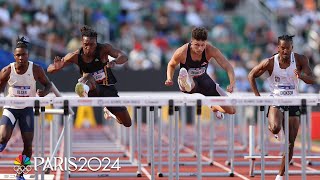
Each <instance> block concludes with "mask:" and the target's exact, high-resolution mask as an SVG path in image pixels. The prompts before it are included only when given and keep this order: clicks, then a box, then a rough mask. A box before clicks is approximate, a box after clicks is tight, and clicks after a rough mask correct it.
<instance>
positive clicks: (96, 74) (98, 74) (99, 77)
mask: <svg viewBox="0 0 320 180" xmlns="http://www.w3.org/2000/svg"><path fill="white" fill-rule="evenodd" d="M91 75H92V76H93V77H94V79H95V80H96V82H101V81H103V80H105V79H106V74H105V73H104V70H103V69H101V70H99V71H96V72H93V73H91Z"/></svg>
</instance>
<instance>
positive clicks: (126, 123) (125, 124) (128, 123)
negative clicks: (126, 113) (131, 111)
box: [122, 119, 132, 127]
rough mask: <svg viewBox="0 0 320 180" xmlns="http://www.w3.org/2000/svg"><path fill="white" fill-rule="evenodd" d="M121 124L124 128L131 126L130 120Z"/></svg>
mask: <svg viewBox="0 0 320 180" xmlns="http://www.w3.org/2000/svg"><path fill="white" fill-rule="evenodd" d="M122 124H123V125H124V126H125V127H130V126H131V125H132V123H131V119H127V120H126V121H124V122H122Z"/></svg>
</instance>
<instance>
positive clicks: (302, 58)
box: [294, 53, 309, 65]
mask: <svg viewBox="0 0 320 180" xmlns="http://www.w3.org/2000/svg"><path fill="white" fill-rule="evenodd" d="M294 58H295V60H296V62H297V64H299V65H303V64H305V63H309V60H308V58H307V57H306V56H305V55H303V54H298V53H294Z"/></svg>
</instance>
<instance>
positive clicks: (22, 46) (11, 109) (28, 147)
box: [0, 37, 51, 180]
mask: <svg viewBox="0 0 320 180" xmlns="http://www.w3.org/2000/svg"><path fill="white" fill-rule="evenodd" d="M28 58H29V52H28V46H27V42H26V41H25V39H24V38H23V37H22V38H20V39H18V41H17V46H16V48H15V49H14V59H15V62H13V63H11V64H9V65H8V66H6V67H4V68H3V69H2V70H1V72H0V89H1V90H3V89H4V95H5V96H6V97H17V98H18V97H19V98H24V97H35V96H36V95H38V96H40V97H43V96H46V95H47V94H48V93H49V92H50V89H51V83H50V81H49V79H48V77H47V76H46V74H45V73H44V70H43V69H42V68H41V67H40V66H38V65H36V64H34V63H32V62H31V61H28ZM37 81H38V82H40V83H41V84H42V85H43V86H44V89H43V90H40V89H38V90H37V89H36V82H37ZM17 123H18V124H19V127H20V131H21V136H22V140H23V151H22V155H25V156H27V157H28V158H31V155H32V140H33V129H34V125H33V124H34V115H33V107H16V106H4V110H3V114H2V118H1V119H0V152H2V151H3V150H4V149H5V147H6V144H7V142H8V141H9V139H10V137H11V134H12V131H13V129H14V127H15V125H16V124H17ZM17 156H18V155H17ZM17 173H18V172H17ZM16 179H17V180H24V177H23V174H17V177H16Z"/></svg>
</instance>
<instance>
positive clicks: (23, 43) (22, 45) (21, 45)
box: [16, 36, 29, 49]
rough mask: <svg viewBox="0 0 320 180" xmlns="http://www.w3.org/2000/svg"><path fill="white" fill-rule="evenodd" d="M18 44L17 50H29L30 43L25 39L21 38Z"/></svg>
mask: <svg viewBox="0 0 320 180" xmlns="http://www.w3.org/2000/svg"><path fill="white" fill-rule="evenodd" d="M16 42H17V44H16V48H25V49H28V43H29V42H28V41H27V39H26V38H25V37H23V36H22V37H21V38H19V37H18V39H17V40H16Z"/></svg>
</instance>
